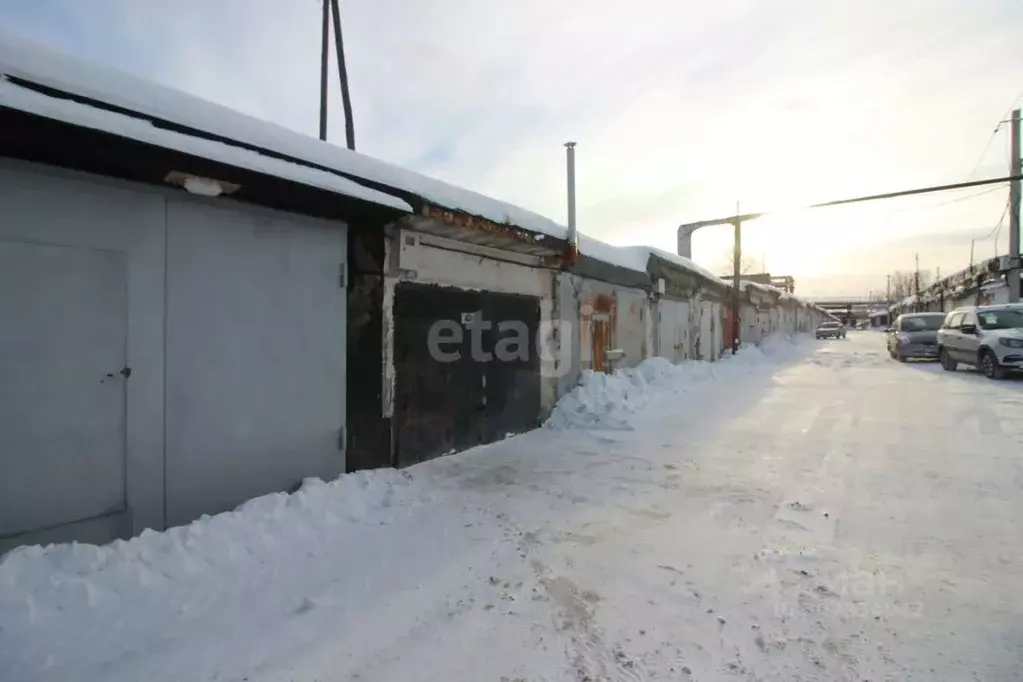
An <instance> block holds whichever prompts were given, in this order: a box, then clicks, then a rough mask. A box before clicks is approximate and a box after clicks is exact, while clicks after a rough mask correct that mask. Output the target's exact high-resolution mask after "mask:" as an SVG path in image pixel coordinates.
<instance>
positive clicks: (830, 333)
mask: <svg viewBox="0 0 1023 682" xmlns="http://www.w3.org/2000/svg"><path fill="white" fill-rule="evenodd" d="M814 336H816V337H817V338H818V339H829V338H830V339H844V338H845V327H843V326H842V323H841V322H821V325H820V326H819V327H817V331H816V332H815V333H814Z"/></svg>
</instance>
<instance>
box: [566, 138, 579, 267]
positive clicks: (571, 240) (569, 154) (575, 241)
mask: <svg viewBox="0 0 1023 682" xmlns="http://www.w3.org/2000/svg"><path fill="white" fill-rule="evenodd" d="M565 162H566V165H567V168H566V171H567V174H568V248H567V250H566V253H565V260H566V262H567V263H568V264H571V263H574V262H575V259H576V256H577V255H578V254H579V233H578V230H577V228H576V223H575V142H566V143H565Z"/></svg>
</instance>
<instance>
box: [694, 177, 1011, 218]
mask: <svg viewBox="0 0 1023 682" xmlns="http://www.w3.org/2000/svg"><path fill="white" fill-rule="evenodd" d="M1013 180H1023V175H1006V176H1004V177H1000V178H987V179H986V180H969V181H967V182H956V183H953V184H951V185H932V186H930V187H919V188H917V189H904V190H900V191H898V192H886V193H884V194H870V195H867V196H863V197H854V198H852V199H836V200H834V201H824V202H821V203H817V204H810V205H809V206H803V207H802V208H801V209H799V210H803V209H811V208H831V207H833V206H845V205H848V204H860V203H864V202H867V201H879V200H882V199H898V198H901V197H909V196H915V195H917V194H933V193H935V192H949V191H952V190H957V189H968V188H970V187H985V186H987V185H1004V184H1005V183H1007V182H1012V181H1013ZM768 215H771V212H769V211H762V212H760V213H744V214H741V215H734V216H729V217H727V218H715V219H713V220H700V221H697V222H693V223H684V224H682V225H680V226H679V228H678V229H679V230H683V229H685V230H694V229H698V228H701V227H709V226H711V225H727V224H733V223H735V222H745V221H747V220H755V219H757V218H763V217H764V216H768Z"/></svg>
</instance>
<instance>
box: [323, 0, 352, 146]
mask: <svg viewBox="0 0 1023 682" xmlns="http://www.w3.org/2000/svg"><path fill="white" fill-rule="evenodd" d="M325 1H326V0H325ZM340 3H341V0H330V6H331V12H332V14H333V15H334V51H335V52H337V73H338V78H339V79H340V80H341V106H343V107H344V110H345V143H346V144H347V145H348V148H349V149H351V150H352V151H355V121H353V120H352V97H351V94H350V93H349V92H348V68H347V67H346V66H345V44H344V41H343V40H342V39H341V7H340Z"/></svg>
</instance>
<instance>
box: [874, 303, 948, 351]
mask: <svg viewBox="0 0 1023 682" xmlns="http://www.w3.org/2000/svg"><path fill="white" fill-rule="evenodd" d="M944 321H945V313H906V314H905V315H899V316H898V317H897V318H895V324H894V325H892V326H891V327H889V328H888V329H887V330H886V331H887V332H888V339H887V345H888V354H889V355H891V356H892V357H893V358H895V359H896V360H898V361H899V362H905V361H906V360H908V359H910V358H923V359H927V360H937V359H938V330H939V329H941V325H942V323H944Z"/></svg>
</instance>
